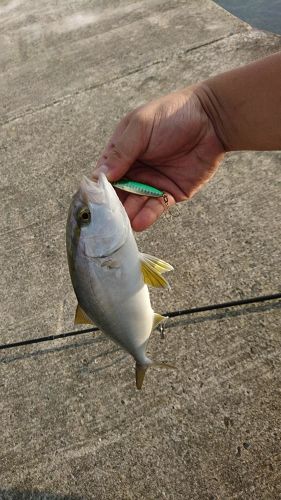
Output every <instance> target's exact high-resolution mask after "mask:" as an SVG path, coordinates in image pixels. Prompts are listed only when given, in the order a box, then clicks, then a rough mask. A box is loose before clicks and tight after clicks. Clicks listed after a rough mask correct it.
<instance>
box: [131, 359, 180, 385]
mask: <svg viewBox="0 0 281 500" xmlns="http://www.w3.org/2000/svg"><path fill="white" fill-rule="evenodd" d="M150 367H152V368H153V367H155V368H167V369H169V370H177V367H176V366H174V365H170V364H168V363H161V362H158V361H151V360H149V361H148V363H146V364H145V365H141V364H139V363H136V386H137V389H138V390H140V389H141V388H142V384H143V381H144V377H145V374H146V371H147V369H148V368H150Z"/></svg>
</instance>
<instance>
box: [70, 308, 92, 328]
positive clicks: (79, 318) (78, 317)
mask: <svg viewBox="0 0 281 500" xmlns="http://www.w3.org/2000/svg"><path fill="white" fill-rule="evenodd" d="M74 324H75V325H93V324H94V323H93V322H92V321H91V320H90V319H89V318H88V316H87V314H86V313H85V312H84V311H83V309H82V307H80V306H79V304H77V307H76V313H75V319H74Z"/></svg>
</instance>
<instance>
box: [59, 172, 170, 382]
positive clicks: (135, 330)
mask: <svg viewBox="0 0 281 500" xmlns="http://www.w3.org/2000/svg"><path fill="white" fill-rule="evenodd" d="M66 246H67V256H68V263H69V271H70V276H71V280H72V284H73V288H74V291H75V294H76V297H77V300H78V306H77V310H76V316H75V323H90V324H95V325H96V326H97V327H98V328H99V329H100V330H101V331H102V332H104V333H105V334H106V335H108V336H109V337H110V338H111V339H113V340H114V341H115V342H116V343H117V344H119V345H120V346H121V347H122V348H123V349H124V350H125V351H127V352H128V353H130V354H131V355H132V356H133V358H134V359H135V361H136V385H137V388H138V389H141V387H142V383H143V379H144V375H145V372H146V370H147V368H148V367H149V366H152V365H155V366H161V367H162V366H165V367H168V368H172V366H171V365H166V364H165V365H164V364H162V363H155V362H153V361H152V360H151V359H149V358H148V357H147V355H146V347H147V343H148V339H149V337H150V334H151V332H152V330H153V329H154V328H155V327H156V326H157V325H158V324H159V323H160V322H161V321H164V320H165V319H166V318H164V317H163V316H161V315H160V314H157V313H154V311H153V309H152V307H151V303H150V297H149V292H148V287H147V285H151V286H156V287H168V286H169V285H168V282H167V281H166V280H165V278H164V277H163V273H165V272H166V271H171V270H172V269H173V267H172V266H170V265H169V264H167V263H166V262H164V261H162V260H160V259H157V258H156V257H152V256H150V255H147V254H143V253H140V252H139V250H138V247H137V244H136V241H135V238H134V235H133V232H132V229H131V225H130V221H129V218H128V216H127V213H126V211H125V209H124V207H123V205H122V203H121V202H120V200H119V198H118V196H117V195H116V192H115V190H114V188H113V187H112V186H111V184H110V183H109V182H108V180H107V178H106V176H105V175H104V174H100V176H99V179H98V181H91V180H89V179H88V178H87V177H83V179H82V182H81V185H80V189H79V190H78V191H77V193H76V194H75V195H74V196H73V199H72V202H71V204H70V208H69V214H68V220H67V228H66Z"/></svg>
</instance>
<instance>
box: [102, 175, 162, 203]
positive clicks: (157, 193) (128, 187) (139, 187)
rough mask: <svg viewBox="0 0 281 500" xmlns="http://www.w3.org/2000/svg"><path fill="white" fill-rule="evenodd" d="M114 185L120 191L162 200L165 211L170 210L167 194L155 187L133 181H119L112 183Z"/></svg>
mask: <svg viewBox="0 0 281 500" xmlns="http://www.w3.org/2000/svg"><path fill="white" fill-rule="evenodd" d="M112 185H113V186H114V187H116V188H118V189H122V191H127V192H128V193H133V194H139V195H141V196H150V197H152V198H162V199H163V202H164V205H165V209H166V210H167V209H168V208H169V200H168V196H167V194H166V193H164V191H161V190H160V189H157V188H155V187H153V186H149V185H148V184H143V183H142V182H137V181H131V180H130V179H119V181H115V182H112Z"/></svg>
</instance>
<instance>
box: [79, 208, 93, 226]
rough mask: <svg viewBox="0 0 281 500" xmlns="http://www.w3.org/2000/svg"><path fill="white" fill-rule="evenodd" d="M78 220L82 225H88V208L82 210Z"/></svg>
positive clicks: (89, 214) (89, 215) (89, 216)
mask: <svg viewBox="0 0 281 500" xmlns="http://www.w3.org/2000/svg"><path fill="white" fill-rule="evenodd" d="M78 220H79V221H80V222H81V223H82V224H89V223H90V221H91V212H90V210H89V209H88V208H82V209H81V210H80V212H79V214H78Z"/></svg>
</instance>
